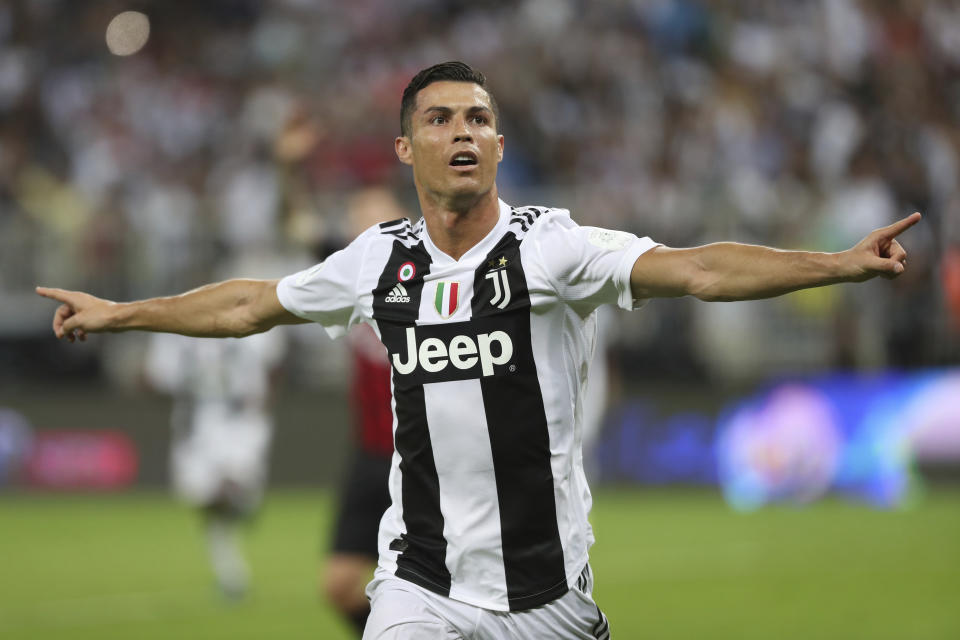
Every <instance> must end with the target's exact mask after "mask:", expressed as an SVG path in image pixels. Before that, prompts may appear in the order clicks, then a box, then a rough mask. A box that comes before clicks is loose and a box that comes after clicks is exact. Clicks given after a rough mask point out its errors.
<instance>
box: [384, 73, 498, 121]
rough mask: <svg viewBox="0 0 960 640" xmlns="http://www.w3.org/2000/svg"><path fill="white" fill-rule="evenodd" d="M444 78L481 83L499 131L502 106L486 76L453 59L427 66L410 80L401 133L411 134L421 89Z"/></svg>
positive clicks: (404, 98)
mask: <svg viewBox="0 0 960 640" xmlns="http://www.w3.org/2000/svg"><path fill="white" fill-rule="evenodd" d="M444 80H449V81H453V82H472V83H474V84H476V85H479V86H480V87H481V88H482V89H483V90H484V91H486V92H487V97H488V98H490V106H491V107H492V108H493V120H494V126H495V127H496V128H497V130H498V131H499V129H500V108H499V107H498V106H497V101H496V100H495V99H494V97H493V94H492V93H491V92H490V89H489V88H488V87H487V79H486V77H484V75H483V74H482V73H480V72H479V71H477V70H476V69H473V68H472V67H471V66H470V65H468V64H466V63H465V62H459V61H456V60H452V61H450V62H441V63H440V64H435V65H433V66H432V67H427V68H426V69H424V70H422V71H420V73H418V74H417V75H415V76H413V79H412V80H410V84H408V85H407V88H406V89H404V90H403V99H401V100H400V134H401V135H404V136H409V135H410V116H411V114H412V113H413V111H414V109H415V108H416V106H417V94H418V93H420V90H421V89H423V88H424V87H426V86H427V85H430V84H433V83H434V82H441V81H444Z"/></svg>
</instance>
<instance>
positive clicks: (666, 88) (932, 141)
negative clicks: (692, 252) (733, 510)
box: [0, 0, 960, 377]
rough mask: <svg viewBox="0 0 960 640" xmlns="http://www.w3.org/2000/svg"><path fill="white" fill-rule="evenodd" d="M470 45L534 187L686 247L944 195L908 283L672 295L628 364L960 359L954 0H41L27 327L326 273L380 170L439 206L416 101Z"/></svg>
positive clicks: (11, 195) (853, 217) (959, 100)
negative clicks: (62, 310)
mask: <svg viewBox="0 0 960 640" xmlns="http://www.w3.org/2000/svg"><path fill="white" fill-rule="evenodd" d="M124 9H138V10H141V11H143V12H144V13H146V14H147V15H148V16H149V18H150V20H151V33H150V39H149V41H148V43H147V45H146V46H145V47H144V49H143V50H142V51H140V52H138V53H137V54H135V55H133V56H129V57H118V56H114V55H111V54H110V53H109V51H108V50H107V47H106V46H105V44H104V31H105V27H106V24H107V23H108V22H109V21H110V19H111V17H113V15H115V14H116V13H117V12H118V11H120V10H124ZM448 59H462V60H464V61H466V62H468V63H470V64H471V65H473V66H475V67H476V68H478V69H480V70H482V71H483V72H485V73H486V74H487V75H488V77H489V80H490V82H491V86H492V89H493V92H494V94H495V96H496V98H497V100H498V102H499V104H500V107H501V111H502V123H501V130H502V132H503V133H504V134H505V136H506V141H507V142H506V154H505V160H504V162H503V164H502V165H501V169H500V179H499V183H500V186H501V192H502V195H503V197H504V198H505V199H507V200H508V201H509V202H512V203H514V204H525V203H537V204H547V205H554V206H563V207H567V208H570V209H571V210H572V212H573V216H574V218H575V219H576V220H578V221H579V222H580V223H582V224H595V225H600V226H607V227H615V228H620V229H625V230H629V231H633V232H636V233H638V234H640V235H650V236H652V237H653V238H655V239H657V240H658V241H661V242H664V243H666V244H669V245H673V246H689V245H694V244H702V243H706V242H711V241H716V240H738V241H744V242H755V243H761V244H769V245H775V246H780V247H784V248H808V249H818V250H825V251H835V250H840V249H844V248H847V247H849V246H850V245H852V244H853V243H855V242H856V241H857V240H859V239H860V238H861V237H862V236H863V235H864V234H865V233H866V232H867V231H869V230H871V229H872V228H874V227H877V226H881V225H885V224H888V223H890V222H892V221H893V220H894V219H897V218H899V217H902V216H904V215H907V214H909V213H910V212H912V211H914V210H919V211H922V212H923V213H924V215H925V219H924V221H923V223H922V224H921V225H918V226H917V227H915V228H914V229H912V230H911V231H910V232H909V233H908V237H907V238H906V239H905V241H904V244H905V245H906V246H907V247H908V251H909V260H908V264H909V269H908V273H907V274H906V275H905V276H904V277H903V278H901V279H899V280H897V281H896V282H894V283H887V282H879V283H870V284H868V285H865V286H863V287H839V288H832V289H824V290H816V291H811V292H806V293H804V294H798V295H794V296H790V297H788V298H785V299H783V300H777V301H770V302H762V303H749V304H746V305H703V304H700V303H697V302H695V301H681V302H675V303H665V304H658V305H650V306H649V308H648V310H647V311H645V312H644V314H645V317H644V318H643V319H640V318H637V317H632V318H628V319H623V320H622V321H621V324H622V325H623V327H622V331H621V334H620V341H621V344H622V346H623V352H624V353H630V354H631V357H630V358H627V359H625V361H624V362H623V363H622V364H624V366H626V367H628V368H629V367H630V366H631V363H635V362H640V363H641V365H642V366H643V367H645V368H647V369H653V370H657V371H672V372H676V373H678V374H679V375H690V374H691V372H693V373H694V374H702V375H704V376H707V377H709V376H710V375H711V374H718V375H737V374H742V375H744V376H750V375H755V374H757V373H763V372H770V371H774V370H783V369H784V368H786V369H790V370H804V369H810V368H815V367H824V366H834V367H873V366H884V365H894V366H915V365H938V364H949V363H951V362H952V363H955V362H957V361H958V360H960V124H958V123H960V6H958V5H957V4H956V3H953V2H949V1H946V0H944V1H929V2H924V1H920V0H883V1H878V2H866V1H856V0H796V1H791V2H761V1H748V2H733V1H732V0H722V1H717V2H698V1H694V0H650V1H643V0H606V1H603V2H598V1H591V0H522V1H506V0H503V1H501V0H487V1H486V2H480V3H478V2H462V1H459V0H405V1H403V2H397V1H396V0H353V1H352V2H349V3H342V2H335V1H334V0H205V1H204V2H176V3H173V2H164V1H162V0H155V1H150V0H141V1H133V0H131V1H130V2H113V1H112V2H95V1H92V0H91V1H80V0H13V1H12V2H8V3H5V4H3V5H0V303H2V306H3V307H4V309H3V315H6V318H5V319H4V320H2V321H0V334H3V333H4V332H6V333H7V334H8V335H13V334H23V333H25V332H28V331H29V330H35V331H45V330H46V326H47V323H46V320H45V319H44V321H43V323H42V324H40V325H38V324H37V321H36V320H37V318H38V317H39V316H38V315H37V313H33V311H32V310H35V309H40V310H41V311H42V313H43V314H47V313H48V312H49V309H48V306H49V305H43V304H42V301H39V300H37V301H35V300H33V298H32V297H31V296H30V289H31V287H32V286H33V285H34V284H36V283H40V282H43V283H45V284H49V285H55V286H63V287H82V288H86V289H88V290H91V291H94V292H96V293H97V294H100V295H104V296H106V297H119V298H124V299H130V298H136V297H143V296H147V295H157V294H165V293H173V292H176V291H179V290H183V289H185V288H188V287H192V286H195V285H198V284H201V283H203V282H206V281H209V280H210V279H211V278H214V277H217V275H218V273H219V272H221V271H222V265H223V264H225V263H227V262H229V261H231V260H232V259H234V258H236V257H237V256H243V257H245V258H249V257H250V256H255V257H257V258H258V259H259V262H258V264H261V265H265V264H270V265H271V266H270V267H269V268H267V267H263V270H264V271H271V270H279V271H281V272H282V271H283V269H284V268H285V267H288V268H289V270H293V269H298V268H301V267H302V266H304V264H307V263H309V261H310V259H311V255H313V254H315V253H316V251H317V250H318V247H320V246H324V245H327V246H329V245H331V244H334V245H335V244H337V243H341V242H343V241H346V240H347V239H349V236H350V233H351V232H350V230H349V226H348V223H347V220H346V214H345V211H346V208H347V207H346V204H345V203H346V202H347V200H348V198H349V196H350V195H351V194H353V193H356V192H357V190H361V189H364V188H367V187H371V186H387V187H389V188H391V189H393V190H394V191H395V192H396V193H397V194H398V197H399V198H400V200H401V202H402V203H403V205H404V206H406V207H407V208H408V209H409V210H411V211H413V212H415V211H416V201H415V196H414V193H413V191H412V185H411V177H410V174H409V170H408V168H407V167H405V166H404V165H401V164H400V163H398V162H397V160H396V158H395V155H394V151H393V138H394V137H395V136H396V135H397V134H398V131H399V101H400V94H401V92H402V90H403V87H404V86H405V84H406V83H407V81H408V80H409V78H410V77H411V76H412V75H413V74H414V73H415V72H416V71H417V70H419V69H420V68H422V67H425V66H428V65H430V64H433V63H435V62H439V61H443V60H448ZM248 264H249V261H248ZM243 275H252V276H256V275H270V276H273V275H277V274H275V273H247V274H243ZM38 305H39V306H38ZM707 307H709V310H708V309H707ZM951 310H952V311H951ZM38 313H39V312H38ZM43 317H44V318H45V317H46V316H45V315H44V316H43ZM27 327H29V329H27ZM633 356H636V357H633Z"/></svg>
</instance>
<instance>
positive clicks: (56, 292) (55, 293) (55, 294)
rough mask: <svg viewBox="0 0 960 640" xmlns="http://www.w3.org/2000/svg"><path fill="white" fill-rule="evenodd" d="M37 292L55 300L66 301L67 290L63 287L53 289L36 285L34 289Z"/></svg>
mask: <svg viewBox="0 0 960 640" xmlns="http://www.w3.org/2000/svg"><path fill="white" fill-rule="evenodd" d="M34 291H36V292H37V294H39V295H41V296H43V297H44V298H50V299H51V300H57V301H58V302H67V295H66V294H67V291H66V290H64V289H53V288H50V287H37V288H36V289H34Z"/></svg>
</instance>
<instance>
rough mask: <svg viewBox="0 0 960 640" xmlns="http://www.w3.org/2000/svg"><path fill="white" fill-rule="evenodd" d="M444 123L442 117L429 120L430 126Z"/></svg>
mask: <svg viewBox="0 0 960 640" xmlns="http://www.w3.org/2000/svg"><path fill="white" fill-rule="evenodd" d="M446 121H447V119H446V118H444V117H443V116H433V117H432V118H430V124H443V123H444V122H446Z"/></svg>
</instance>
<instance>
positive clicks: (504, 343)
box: [277, 202, 656, 611]
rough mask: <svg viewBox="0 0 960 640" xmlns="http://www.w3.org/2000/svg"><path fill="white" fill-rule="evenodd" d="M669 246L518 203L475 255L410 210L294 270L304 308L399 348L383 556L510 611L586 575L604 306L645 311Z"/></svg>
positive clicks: (303, 313)
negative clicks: (637, 279)
mask: <svg viewBox="0 0 960 640" xmlns="http://www.w3.org/2000/svg"><path fill="white" fill-rule="evenodd" d="M654 246H656V244H655V243H654V242H653V241H651V240H650V239H649V238H638V237H637V236H634V235H632V234H628V233H623V232H619V231H609V230H606V229H598V228H595V227H581V226H579V225H577V224H576V223H575V222H573V220H571V219H570V215H569V212H567V211H566V210H563V209H546V208H542V207H510V206H509V205H507V204H506V203H504V202H501V203H500V219H499V221H498V223H497V225H496V226H495V227H494V229H493V230H492V231H490V233H489V234H488V235H487V236H486V237H485V238H484V239H483V240H481V241H480V242H479V243H477V244H476V245H475V246H474V247H473V248H471V249H470V250H469V251H468V252H467V253H466V254H464V255H463V256H462V257H461V258H460V259H459V260H454V259H452V258H451V257H449V256H448V255H446V254H444V253H443V252H442V251H440V250H439V249H437V248H436V246H434V244H433V242H432V241H431V240H430V236H429V235H428V233H427V230H426V227H425V225H424V222H423V220H421V221H419V222H417V223H411V222H409V221H408V220H406V219H402V220H396V221H393V222H387V223H383V224H381V225H378V226H375V227H372V228H370V229H369V230H367V231H366V232H364V233H363V234H362V235H361V236H360V237H358V238H357V239H356V240H355V241H354V242H353V243H352V244H350V245H349V246H348V247H347V248H346V249H344V250H343V251H340V252H339V253H336V254H334V255H333V256H331V257H330V258H328V259H327V260H326V261H325V262H323V263H321V264H319V265H316V266H315V267H313V268H311V269H308V270H305V271H303V272H300V273H297V274H293V275H290V276H287V277H286V278H284V279H283V280H282V281H281V282H280V284H279V286H278V288H277V293H278V295H279V298H280V302H281V303H282V304H283V306H284V307H285V308H286V309H288V310H289V311H291V312H292V313H294V314H296V315H298V316H300V317H302V318H305V319H309V320H313V321H315V322H318V323H319V324H321V325H323V326H324V327H325V328H326V329H327V331H328V333H330V335H331V336H333V337H336V336H338V335H342V334H343V333H345V332H346V330H347V329H348V328H349V327H350V326H351V325H353V324H355V323H358V322H368V323H370V324H371V325H372V326H373V327H374V329H375V330H376V331H377V333H378V335H379V336H380V339H381V340H382V342H383V344H384V345H385V346H386V348H387V352H388V354H389V358H390V361H391V364H392V369H393V373H392V377H393V383H392V384H393V411H394V445H395V453H394V456H393V468H392V471H391V474H390V495H391V498H392V502H393V503H392V505H391V507H390V508H389V509H388V510H387V512H386V513H385V514H384V516H383V519H382V521H381V523H380V535H379V548H380V566H381V567H383V568H384V569H386V570H388V571H391V572H393V573H395V574H396V575H397V576H399V577H401V578H404V579H406V580H409V581H411V582H414V583H416V584H418V585H420V586H422V587H424V588H427V589H430V590H431V591H434V592H436V593H440V594H442V595H446V596H449V597H450V598H454V599H456V600H460V601H463V602H466V603H469V604H473V605H476V606H479V607H483V608H486V609H493V610H500V611H508V610H510V611H517V610H522V609H528V608H531V607H535V606H539V605H541V604H544V603H547V602H550V601H551V600H553V599H555V598H557V597H559V596H561V595H563V594H564V593H565V592H566V591H567V589H568V588H569V587H570V586H572V585H574V584H575V583H576V580H577V577H578V576H579V575H580V572H581V571H582V570H583V567H584V564H585V563H586V562H587V550H588V549H589V547H590V545H591V544H592V542H593V533H592V531H591V529H590V524H589V522H588V520H587V513H588V512H589V510H590V505H591V498H590V491H589V489H588V488H587V484H586V480H585V477H584V474H583V461H582V457H581V452H580V438H581V396H580V392H581V387H582V385H583V384H584V383H585V381H586V378H587V367H588V365H589V362H590V360H591V356H592V351H593V345H594V341H595V337H596V326H595V324H594V318H595V314H594V313H593V312H594V311H595V309H596V308H597V307H598V306H599V305H601V304H617V305H619V306H621V307H623V308H625V309H630V308H634V306H635V301H634V300H633V299H632V295H631V289H630V271H631V268H632V266H633V264H634V262H635V261H636V259H637V258H638V257H639V256H640V255H641V254H642V253H644V252H645V251H647V250H649V249H651V248H652V247H654Z"/></svg>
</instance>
